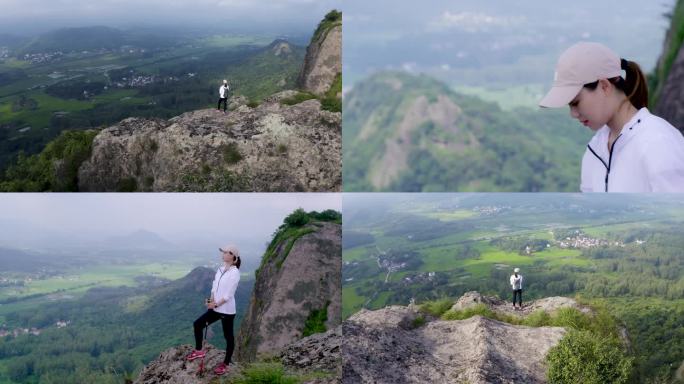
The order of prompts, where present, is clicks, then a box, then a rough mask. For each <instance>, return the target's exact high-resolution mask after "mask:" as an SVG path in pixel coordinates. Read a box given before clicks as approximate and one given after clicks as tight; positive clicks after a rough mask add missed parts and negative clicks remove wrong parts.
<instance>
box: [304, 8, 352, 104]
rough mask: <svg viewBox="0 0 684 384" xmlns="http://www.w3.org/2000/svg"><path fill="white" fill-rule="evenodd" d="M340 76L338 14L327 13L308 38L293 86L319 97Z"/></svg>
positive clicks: (340, 15)
mask: <svg viewBox="0 0 684 384" xmlns="http://www.w3.org/2000/svg"><path fill="white" fill-rule="evenodd" d="M341 73H342V14H341V13H340V12H337V11H331V12H330V13H328V14H327V15H326V16H325V19H323V21H321V23H320V24H319V26H318V28H317V29H316V31H315V32H314V35H313V37H312V38H311V43H310V44H309V47H308V48H307V49H306V57H305V59H304V67H303V68H302V71H301V73H300V74H299V78H298V80H297V83H298V84H299V87H300V88H302V89H303V90H305V91H309V92H311V93H313V94H315V95H319V96H322V95H324V94H325V93H326V92H328V90H329V89H330V87H331V86H332V85H333V83H334V82H335V78H336V77H337V76H340V75H341Z"/></svg>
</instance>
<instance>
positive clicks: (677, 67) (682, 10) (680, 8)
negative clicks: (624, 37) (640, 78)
mask: <svg viewBox="0 0 684 384" xmlns="http://www.w3.org/2000/svg"><path fill="white" fill-rule="evenodd" d="M671 15H672V17H671V22H670V28H669V30H668V32H667V35H666V36H665V42H664V44H663V52H662V54H661V56H660V58H659V59H658V64H657V65H656V69H655V74H654V76H653V78H652V79H651V83H652V84H651V85H653V83H655V88H654V89H649V91H650V92H653V93H654V97H652V99H653V100H655V101H656V104H655V106H653V107H652V108H653V109H654V113H655V114H657V115H659V116H660V117H662V118H664V119H665V120H667V121H669V122H670V123H671V124H672V125H674V126H675V127H676V128H677V129H679V130H680V131H681V132H683V133H684V0H678V1H677V3H676V5H675V8H674V10H673V11H672V13H671Z"/></svg>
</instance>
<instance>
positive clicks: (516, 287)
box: [510, 268, 523, 309]
mask: <svg viewBox="0 0 684 384" xmlns="http://www.w3.org/2000/svg"><path fill="white" fill-rule="evenodd" d="M510 283H511V289H513V309H515V302H516V299H517V301H518V307H519V309H522V289H523V286H522V284H523V277H522V275H521V274H520V268H515V269H514V270H513V274H512V275H511V278H510Z"/></svg>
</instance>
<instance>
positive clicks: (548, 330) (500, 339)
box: [342, 292, 583, 384]
mask: <svg viewBox="0 0 684 384" xmlns="http://www.w3.org/2000/svg"><path fill="white" fill-rule="evenodd" d="M474 305H485V306H486V307H487V308H488V309H490V310H492V311H495V312H497V313H504V314H510V313H513V312H514V311H512V310H509V309H508V307H509V306H510V303H508V304H507V305H506V302H504V301H503V300H500V299H498V298H496V297H491V296H484V295H481V294H479V293H478V292H468V293H466V294H465V295H463V296H462V297H461V298H459V299H458V300H457V301H455V302H454V305H453V307H452V309H454V310H463V309H466V308H469V307H472V306H474ZM568 307H570V308H578V309H580V310H582V309H581V308H583V307H582V306H580V305H579V304H578V303H577V302H576V301H574V300H572V299H568V298H560V297H553V298H545V299H541V300H537V301H534V302H531V303H528V304H526V308H527V312H520V313H517V315H518V316H526V315H527V314H529V311H532V310H535V311H539V310H542V311H546V312H554V311H556V310H558V309H560V308H568ZM565 333H566V330H565V329H564V328H562V327H547V326H544V327H529V326H522V325H513V324H509V323H506V322H502V321H499V320H494V319H490V318H488V317H484V316H480V315H474V316H472V317H469V318H466V319H464V320H442V319H435V318H432V317H430V316H429V315H426V314H425V313H423V312H421V311H419V310H418V309H417V308H416V307H415V306H414V305H409V306H407V307H405V306H389V307H385V308H382V309H379V310H373V311H371V310H365V309H364V310H361V311H359V312H357V313H356V314H354V315H352V316H351V317H350V318H349V319H347V320H346V321H345V322H344V323H343V334H344V340H345V342H344V344H343V345H342V357H343V361H344V368H343V370H344V379H343V383H352V382H373V381H385V382H388V381H395V382H399V381H402V382H461V381H463V382H468V383H474V384H477V383H545V382H546V368H547V367H546V361H545V358H546V355H547V353H548V352H549V350H550V349H551V348H553V347H554V346H555V345H557V344H558V343H559V342H560V340H561V339H562V338H563V336H564V335H565ZM369 340H373V342H372V343H369V342H368V341H369ZM521 351H525V352H524V353H520V352H521Z"/></svg>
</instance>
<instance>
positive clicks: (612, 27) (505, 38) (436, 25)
mask: <svg viewBox="0 0 684 384" xmlns="http://www.w3.org/2000/svg"><path fill="white" fill-rule="evenodd" d="M674 2H675V1H674V0H653V1H642V0H601V1H596V0H576V1H572V2H556V1H547V0H518V1H501V0H458V1H451V0H425V1H420V2H409V1H407V2H396V1H390V0H374V1H365V0H347V1H345V3H344V9H343V11H344V46H343V50H344V52H343V58H344V68H345V87H346V86H347V85H348V84H349V85H350V84H351V83H353V82H354V81H356V80H357V79H358V78H360V77H364V76H366V75H368V74H369V73H372V72H374V71H377V70H381V69H403V70H406V71H409V72H424V73H430V74H433V75H437V76H438V77H440V76H439V75H440V73H443V75H444V77H446V78H448V77H449V72H450V71H451V72H455V71H461V70H460V68H474V69H479V68H491V69H488V71H489V73H490V74H491V75H492V76H495V75H496V74H497V72H499V73H500V72H502V70H505V71H508V70H509V69H510V68H513V67H514V66H518V67H519V68H520V69H521V71H520V72H512V73H506V76H508V77H518V76H521V75H525V76H526V77H530V78H533V79H534V77H535V76H534V72H539V68H546V67H548V66H551V69H550V70H549V71H550V72H551V73H552V67H553V66H554V65H555V60H556V59H557V56H558V55H559V54H560V52H562V50H564V49H565V48H567V47H568V46H570V45H571V44H573V43H575V42H577V41H580V40H593V41H599V42H602V43H604V44H606V45H609V46H610V47H611V48H613V49H614V50H615V51H617V52H618V54H620V55H622V57H625V58H628V59H631V60H635V61H637V62H639V63H640V64H642V66H643V67H644V68H645V69H646V70H651V69H652V67H653V66H654V64H655V62H656V59H657V57H658V55H659V54H660V52H661V50H662V45H663V41H664V37H665V31H666V27H667V26H668V25H669V22H668V20H667V19H666V18H665V17H664V16H663V14H664V13H666V12H669V11H671V10H672V8H673V5H674ZM525 70H528V71H531V72H533V73H531V74H530V73H523V72H524V71H525ZM461 72H463V71H461ZM544 73H545V74H546V72H544ZM481 77H482V78H485V77H486V73H485V74H484V75H483V76H481ZM547 77H548V76H547ZM534 80H535V81H542V80H543V78H542V77H539V78H538V79H534ZM544 82H546V81H544Z"/></svg>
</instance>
